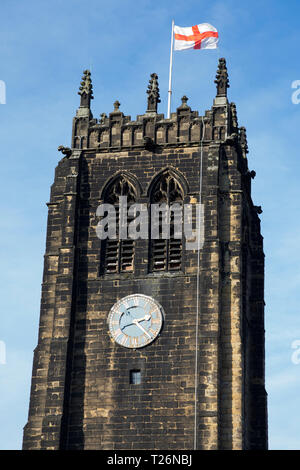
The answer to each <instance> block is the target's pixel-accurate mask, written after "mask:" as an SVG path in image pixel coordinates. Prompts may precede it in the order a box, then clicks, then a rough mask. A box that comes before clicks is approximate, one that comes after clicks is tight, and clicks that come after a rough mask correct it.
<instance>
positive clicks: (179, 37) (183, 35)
mask: <svg viewBox="0 0 300 470" xmlns="http://www.w3.org/2000/svg"><path fill="white" fill-rule="evenodd" d="M174 39H175V41H174V50H175V51H183V50H185V49H216V48H217V44H218V40H219V35H218V31H217V30H216V28H215V27H214V26H212V25H211V24H208V23H202V24H198V25H196V26H191V27H189V28H181V27H180V26H175V25H174Z"/></svg>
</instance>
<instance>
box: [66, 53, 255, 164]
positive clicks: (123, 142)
mask: <svg viewBox="0 0 300 470" xmlns="http://www.w3.org/2000/svg"><path fill="white" fill-rule="evenodd" d="M215 83H216V84H217V95H216V98H215V99H214V102H213V106H212V108H211V109H210V110H207V111H205V113H204V116H201V115H199V112H198V111H193V110H192V109H191V107H190V106H189V105H188V104H187V102H188V98H187V97H186V96H183V97H182V98H181V101H182V102H181V105H180V106H179V107H178V108H177V109H176V111H175V112H173V113H172V114H171V116H170V118H169V119H167V118H165V116H164V114H159V113H157V105H158V103H159V102H160V98H159V88H158V77H157V74H155V73H153V74H152V75H151V77H150V81H149V85H148V89H147V94H148V106H147V110H146V112H145V114H142V115H138V116H137V118H136V120H131V116H126V115H124V114H123V112H122V111H120V103H119V101H116V102H115V103H114V110H113V111H112V112H111V113H109V114H108V115H107V114H105V113H102V114H101V115H100V119H99V120H98V119H95V118H93V115H92V113H91V110H90V100H91V99H92V98H93V92H92V84H91V77H90V72H89V71H88V70H85V71H84V76H83V78H82V82H81V86H80V91H79V94H80V95H81V102H80V107H79V108H78V110H77V113H76V116H75V118H74V121H73V134H72V144H71V146H72V148H75V149H93V150H97V151H100V152H101V151H107V150H112V149H113V150H116V149H128V148H146V149H148V150H153V149H154V148H155V147H160V146H162V147H164V146H174V145H176V146H178V145H179V146H186V145H189V146H191V145H199V143H200V142H201V141H202V142H211V141H216V142H220V143H221V142H223V143H225V142H227V143H230V142H238V144H239V146H240V150H241V154H242V155H243V156H244V158H245V159H246V153H247V144H245V142H244V141H245V132H244V130H245V128H238V124H237V117H236V107H235V104H234V103H229V102H228V99H227V88H228V87H229V81H228V73H227V68H226V62H225V59H220V61H219V67H218V71H217V75H216V80H215Z"/></svg>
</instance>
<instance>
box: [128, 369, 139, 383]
mask: <svg viewBox="0 0 300 470" xmlns="http://www.w3.org/2000/svg"><path fill="white" fill-rule="evenodd" d="M129 382H130V384H133V385H138V384H140V383H141V382H142V377H141V371H140V370H137V369H134V370H131V371H130V374H129Z"/></svg>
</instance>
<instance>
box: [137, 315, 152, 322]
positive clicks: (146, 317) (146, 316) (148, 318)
mask: <svg viewBox="0 0 300 470" xmlns="http://www.w3.org/2000/svg"><path fill="white" fill-rule="evenodd" d="M150 318H151V315H149V314H148V313H147V315H145V316H144V317H143V318H135V320H136V321H138V322H140V321H143V320H150Z"/></svg>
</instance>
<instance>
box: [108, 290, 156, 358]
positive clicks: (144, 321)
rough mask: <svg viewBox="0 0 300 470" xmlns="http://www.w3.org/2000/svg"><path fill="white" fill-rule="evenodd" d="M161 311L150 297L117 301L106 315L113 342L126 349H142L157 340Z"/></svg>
mask: <svg viewBox="0 0 300 470" xmlns="http://www.w3.org/2000/svg"><path fill="white" fill-rule="evenodd" d="M163 316H164V314H163V309H162V307H161V305H159V303H158V302H156V301H155V300H154V299H152V297H148V296H147V295H142V294H133V295H128V296H127V297H124V298H123V299H121V300H119V301H118V302H117V303H116V304H115V305H114V306H113V307H112V308H111V310H110V312H109V315H108V319H107V321H108V326H109V332H110V335H111V337H112V338H113V340H114V341H115V342H116V343H118V344H120V345H121V346H124V347H126V348H132V349H135V348H142V347H144V346H146V345H147V344H150V343H152V341H154V340H155V338H157V336H158V335H159V333H160V330H161V328H162V324H163Z"/></svg>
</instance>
